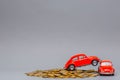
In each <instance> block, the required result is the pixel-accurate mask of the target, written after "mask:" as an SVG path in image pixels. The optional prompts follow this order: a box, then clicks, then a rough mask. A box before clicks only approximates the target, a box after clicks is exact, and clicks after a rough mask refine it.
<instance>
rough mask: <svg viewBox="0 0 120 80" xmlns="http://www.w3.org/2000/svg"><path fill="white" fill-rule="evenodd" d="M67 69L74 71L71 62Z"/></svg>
mask: <svg viewBox="0 0 120 80" xmlns="http://www.w3.org/2000/svg"><path fill="white" fill-rule="evenodd" d="M67 70H69V71H74V70H75V66H74V65H73V64H71V65H69V67H68V69H67Z"/></svg>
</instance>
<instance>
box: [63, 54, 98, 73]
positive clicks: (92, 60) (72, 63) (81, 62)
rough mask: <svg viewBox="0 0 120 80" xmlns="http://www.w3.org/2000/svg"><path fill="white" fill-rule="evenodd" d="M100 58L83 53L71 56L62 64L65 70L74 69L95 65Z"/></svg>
mask: <svg viewBox="0 0 120 80" xmlns="http://www.w3.org/2000/svg"><path fill="white" fill-rule="evenodd" d="M99 61H100V59H99V58H98V57H96V56H86V55H85V54H84V53H82V54H76V55H74V56H72V57H71V58H70V59H69V60H68V61H67V63H66V64H65V66H64V69H66V70H71V71H73V70H75V68H76V67H79V66H85V65H90V64H92V65H93V66H96V65H97V64H98V62H99Z"/></svg>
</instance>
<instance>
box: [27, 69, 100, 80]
mask: <svg viewBox="0 0 120 80" xmlns="http://www.w3.org/2000/svg"><path fill="white" fill-rule="evenodd" d="M26 75H27V76H36V77H42V78H86V77H96V76H98V72H97V71H95V70H79V69H77V70H75V71H67V70H64V69H50V70H36V71H33V72H29V73H26Z"/></svg>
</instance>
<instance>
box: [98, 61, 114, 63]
mask: <svg viewBox="0 0 120 80" xmlns="http://www.w3.org/2000/svg"><path fill="white" fill-rule="evenodd" d="M102 62H111V61H110V60H101V61H100V63H102ZM111 63H112V62H111Z"/></svg>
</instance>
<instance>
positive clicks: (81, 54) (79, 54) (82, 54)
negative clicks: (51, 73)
mask: <svg viewBox="0 0 120 80" xmlns="http://www.w3.org/2000/svg"><path fill="white" fill-rule="evenodd" d="M84 55H85V54H84V53H78V54H75V55H73V56H72V57H71V58H74V57H77V56H84Z"/></svg>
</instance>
